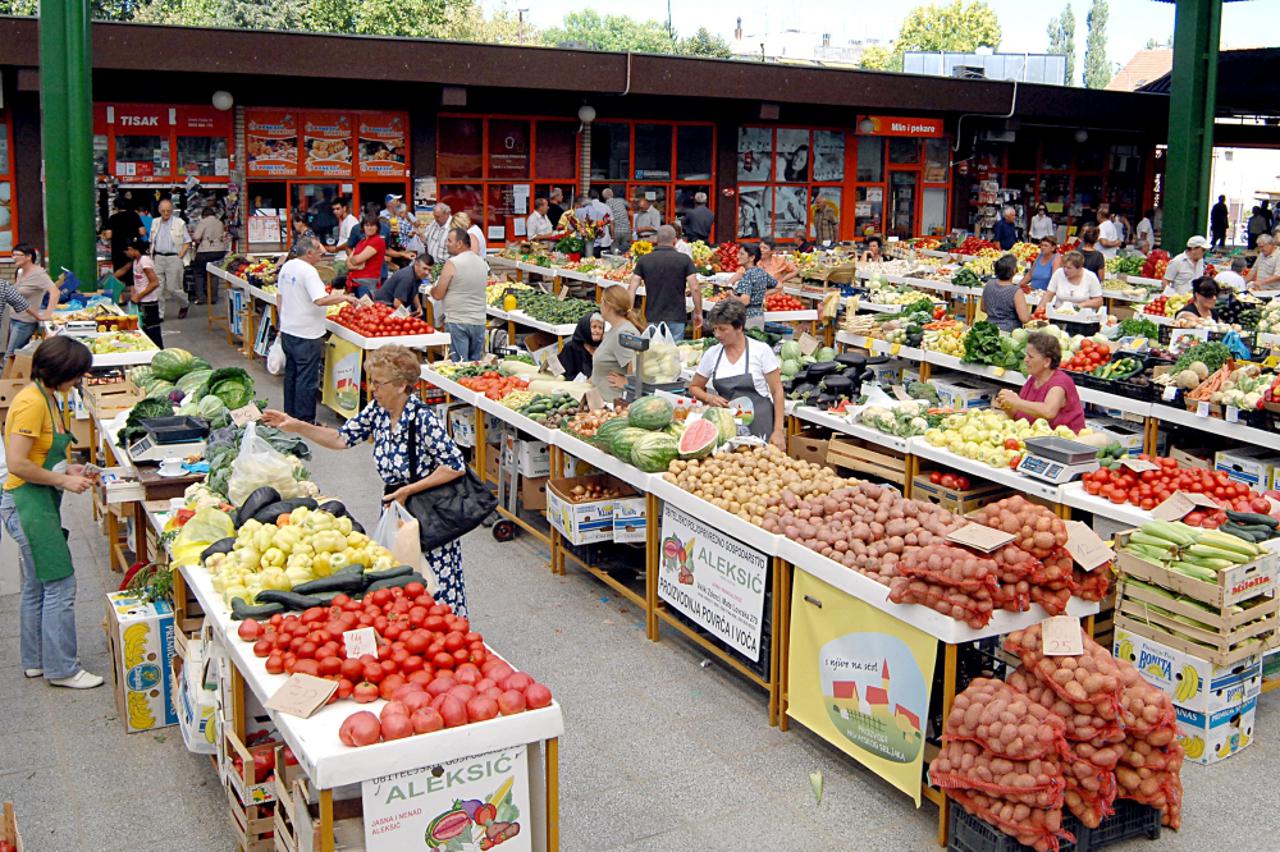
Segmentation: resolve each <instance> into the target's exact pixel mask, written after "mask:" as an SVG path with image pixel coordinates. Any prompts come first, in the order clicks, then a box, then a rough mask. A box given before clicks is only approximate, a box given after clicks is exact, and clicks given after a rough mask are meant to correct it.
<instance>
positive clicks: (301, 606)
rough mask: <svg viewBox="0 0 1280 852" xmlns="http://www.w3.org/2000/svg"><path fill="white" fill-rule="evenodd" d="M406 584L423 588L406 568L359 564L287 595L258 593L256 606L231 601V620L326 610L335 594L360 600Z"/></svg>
mask: <svg viewBox="0 0 1280 852" xmlns="http://www.w3.org/2000/svg"><path fill="white" fill-rule="evenodd" d="M224 540H225V539H224ZM410 583H421V584H422V585H423V586H426V585H427V580H426V578H425V577H423V576H422V575H421V574H419V573H418V572H416V571H414V570H413V569H412V568H410V567H409V566H408V565H397V566H396V567H394V568H388V569H387V570H385V571H365V570H364V566H362V565H359V564H357V565H348V566H347V567H346V568H343V569H341V570H340V571H335V572H334V573H332V574H330V575H329V576H328V577H321V578H319V579H318V580H311V581H310V582H307V583H303V584H302V585H300V586H294V587H293V591H291V592H281V591H276V590H273V589H265V590H263V591H261V592H258V594H257V599H258V604H257V605H256V606H255V605H251V604H249V603H246V602H245V600H244V599H243V598H232V600H231V617H232V619H234V620H236V621H240V620H242V619H245V618H254V619H258V620H262V619H266V618H270V617H271V616H273V615H275V614H276V613H284V612H301V611H303V610H307V609H311V608H312V607H327V606H329V604H331V603H333V599H334V598H336V597H337V596H338V595H346V596H347V597H350V598H356V599H360V598H363V597H364V596H365V595H367V594H369V593H370V592H376V591H378V590H379V589H393V588H403V587H404V586H407V585H409V584H410Z"/></svg>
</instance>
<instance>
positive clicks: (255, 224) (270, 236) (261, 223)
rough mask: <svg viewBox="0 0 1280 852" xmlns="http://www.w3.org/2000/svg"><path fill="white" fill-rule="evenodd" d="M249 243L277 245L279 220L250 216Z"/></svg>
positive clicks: (278, 240) (272, 217)
mask: <svg viewBox="0 0 1280 852" xmlns="http://www.w3.org/2000/svg"><path fill="white" fill-rule="evenodd" d="M249 242H250V243H279V242H280V220H279V219H278V218H276V217H275V216H250V217H249Z"/></svg>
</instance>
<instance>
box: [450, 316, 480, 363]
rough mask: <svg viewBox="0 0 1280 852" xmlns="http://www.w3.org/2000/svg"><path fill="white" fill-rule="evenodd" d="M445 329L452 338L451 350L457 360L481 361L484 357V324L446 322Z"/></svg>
mask: <svg viewBox="0 0 1280 852" xmlns="http://www.w3.org/2000/svg"><path fill="white" fill-rule="evenodd" d="M444 330H445V331H446V332H447V333H448V335H449V337H450V338H451V339H450V342H449V352H450V355H451V356H452V358H453V360H455V361H479V360H480V359H481V358H483V357H484V325H483V324H480V325H470V324H468V323H462V322H446V323H445V324H444Z"/></svg>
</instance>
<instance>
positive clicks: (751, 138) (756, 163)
mask: <svg viewBox="0 0 1280 852" xmlns="http://www.w3.org/2000/svg"><path fill="white" fill-rule="evenodd" d="M772 166H773V131H772V130H770V129H769V128H767V127H742V128H739V130H738V180H739V181H767V180H769V178H770V176H771V175H772Z"/></svg>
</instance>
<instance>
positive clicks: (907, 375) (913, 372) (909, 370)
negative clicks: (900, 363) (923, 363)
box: [902, 361, 920, 385]
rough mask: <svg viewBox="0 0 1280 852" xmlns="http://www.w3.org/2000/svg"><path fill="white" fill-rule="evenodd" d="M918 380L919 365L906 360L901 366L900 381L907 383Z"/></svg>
mask: <svg viewBox="0 0 1280 852" xmlns="http://www.w3.org/2000/svg"><path fill="white" fill-rule="evenodd" d="M918 381H920V365H919V364H917V363H916V362H915V361H908V362H907V366H905V367H903V368H902V383H903V384H904V385H909V384H911V383H912V382H918Z"/></svg>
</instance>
